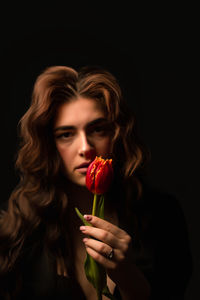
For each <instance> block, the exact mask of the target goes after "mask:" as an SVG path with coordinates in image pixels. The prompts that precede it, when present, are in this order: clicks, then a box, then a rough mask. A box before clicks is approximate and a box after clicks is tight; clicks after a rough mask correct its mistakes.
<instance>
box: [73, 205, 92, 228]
mask: <svg viewBox="0 0 200 300" xmlns="http://www.w3.org/2000/svg"><path fill="white" fill-rule="evenodd" d="M75 211H76V213H77V215H78V217H79V218H80V219H81V221H82V222H83V223H84V225H85V226H92V225H91V224H90V223H88V222H87V221H86V220H85V219H84V217H83V215H82V214H81V213H80V211H79V210H78V208H77V207H75Z"/></svg>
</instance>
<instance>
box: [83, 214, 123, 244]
mask: <svg viewBox="0 0 200 300" xmlns="http://www.w3.org/2000/svg"><path fill="white" fill-rule="evenodd" d="M84 219H85V220H86V221H88V222H89V223H90V224H91V225H93V226H94V227H97V228H100V229H103V230H106V231H109V232H110V233H112V234H113V235H114V236H117V237H118V238H124V236H125V235H127V233H126V232H125V231H124V230H123V229H121V228H119V227H118V226H116V225H114V224H112V223H110V222H108V221H106V220H104V219H101V218H98V217H96V216H92V215H84Z"/></svg>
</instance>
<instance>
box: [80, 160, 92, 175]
mask: <svg viewBox="0 0 200 300" xmlns="http://www.w3.org/2000/svg"><path fill="white" fill-rule="evenodd" d="M90 163H91V162H89V163H83V164H81V165H80V166H78V167H76V170H77V171H78V172H79V173H86V172H87V169H88V167H89V165H90Z"/></svg>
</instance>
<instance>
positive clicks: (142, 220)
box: [0, 186, 192, 300]
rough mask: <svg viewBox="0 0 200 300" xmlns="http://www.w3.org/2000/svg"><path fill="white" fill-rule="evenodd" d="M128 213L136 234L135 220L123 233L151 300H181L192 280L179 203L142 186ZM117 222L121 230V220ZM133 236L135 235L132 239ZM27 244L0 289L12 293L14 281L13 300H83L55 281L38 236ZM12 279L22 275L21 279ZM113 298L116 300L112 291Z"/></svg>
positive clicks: (65, 281) (68, 281)
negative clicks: (130, 243)
mask: <svg viewBox="0 0 200 300" xmlns="http://www.w3.org/2000/svg"><path fill="white" fill-rule="evenodd" d="M132 210H133V211H134V214H135V215H136V216H137V220H138V224H137V226H138V231H135V228H134V226H135V223H134V220H131V222H132V221H133V222H132V223H131V222H129V225H128V227H127V228H129V231H132V232H133V236H132V237H133V251H134V257H135V263H136V264H137V266H138V267H139V268H140V269H141V271H142V272H143V273H144V275H145V276H146V278H147V279H148V281H149V282H150V285H151V288H152V293H151V300H158V299H159V300H160V299H162V300H172V299H173V300H180V299H182V300H183V299H184V293H185V290H186V288H187V285H188V283H189V280H190V277H191V274H192V257H191V252H190V246H189V242H188V232H187V226H186V223H185V218H184V214H183V212H182V209H181V207H180V204H179V201H178V199H177V198H176V197H174V196H172V195H169V194H167V193H163V192H160V191H158V190H156V189H152V188H150V187H148V186H146V187H145V189H144V196H143V198H142V200H140V201H138V202H133V205H132ZM120 222H121V225H122V227H124V228H126V226H127V224H126V222H125V220H123V218H121V220H120ZM131 226H132V227H133V228H132V229H133V230H131ZM134 232H135V234H136V235H138V236H137V237H136V236H135V239H134ZM28 244H29V246H28V247H27V248H26V249H24V252H23V253H22V254H21V258H19V262H18V264H17V266H16V269H15V270H13V271H12V272H11V273H10V274H8V276H7V278H3V280H1V283H0V286H1V289H4V290H8V291H10V290H12V286H14V284H15V282H16V277H17V279H18V280H19V282H20V283H21V289H20V290H21V291H20V293H19V295H18V297H17V298H16V299H17V300H19V299H29V300H33V299H34V300H35V299H37V300H38V299H43V300H51V299H57V300H62V299H65V300H67V299H79V300H85V297H84V295H83V292H82V290H81V287H80V286H79V284H78V282H77V281H76V280H75V279H72V278H65V277H62V276H58V275H56V270H55V261H54V258H53V257H51V256H49V255H48V254H47V251H45V248H44V247H43V241H42V239H41V238H38V235H37V233H36V234H35V237H30V240H29V242H28ZM16 274H21V278H18V275H16ZM18 284H19V283H18ZM133 284H134V282H133ZM114 295H115V296H116V298H117V299H119V300H120V299H121V296H120V293H119V290H118V288H117V287H116V289H115V294H114ZM0 299H2V300H6V299H9V298H6V297H3V296H2V297H1V298H0ZM11 299H14V298H11Z"/></svg>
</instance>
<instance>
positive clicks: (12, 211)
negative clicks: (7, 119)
mask: <svg viewBox="0 0 200 300" xmlns="http://www.w3.org/2000/svg"><path fill="white" fill-rule="evenodd" d="M79 95H80V96H83V97H88V98H93V99H95V100H96V101H100V102H101V103H102V105H103V107H104V109H105V111H106V113H107V117H108V119H109V120H110V121H111V122H112V123H113V125H114V136H113V139H114V150H113V155H114V160H115V161H116V162H117V164H116V165H117V168H118V171H119V172H120V178H121V179H122V180H123V181H124V182H125V181H128V180H129V179H130V178H131V180H132V182H133V183H134V186H135V188H136V189H137V191H138V195H140V194H141V184H140V181H139V180H138V178H137V176H136V174H137V171H139V170H142V168H143V165H144V162H145V159H146V151H145V148H144V146H143V145H142V143H141V142H140V141H139V138H138V136H137V132H136V130H135V119H134V117H133V115H132V114H131V113H130V110H129V108H128V107H127V104H126V102H125V100H124V99H123V97H122V93H121V89H120V86H119V84H118V82H117V80H116V78H115V77H114V76H113V75H112V74H111V73H110V72H108V71H106V70H103V69H101V68H99V67H85V68H82V69H81V70H80V71H79V72H78V71H76V70H74V69H73V68H70V67H66V66H52V67H48V68H47V69H45V70H44V71H43V72H42V73H41V74H40V75H39V76H38V78H37V80H36V82H35V85H34V88H33V93H32V101H31V105H30V107H29V109H28V110H27V112H26V113H25V114H24V116H23V117H22V118H21V120H20V122H19V129H20V148H19V151H18V156H17V160H16V168H17V169H18V171H19V173H20V182H19V184H18V186H17V187H16V188H15V190H14V191H13V192H12V194H11V196H10V198H9V202H8V210H7V211H6V212H2V215H1V218H0V271H1V272H2V273H4V272H6V271H8V270H9V269H10V268H12V266H13V265H14V263H15V261H16V259H17V257H18V255H19V253H20V251H21V249H22V246H23V244H24V242H25V240H26V237H27V236H28V235H29V234H30V233H32V232H33V231H34V230H35V229H37V228H38V226H40V225H41V224H43V225H44V228H45V237H46V238H45V241H46V244H47V245H48V248H49V249H51V251H52V252H54V253H55V255H56V256H57V257H59V256H62V255H63V253H64V249H61V248H62V247H61V246H60V245H61V244H62V245H64V243H62V242H63V236H66V234H65V235H64V234H62V233H63V232H64V231H66V226H65V223H66V221H65V220H66V217H65V218H64V216H66V212H67V196H66V194H65V193H64V189H63V186H62V182H63V178H62V172H61V160H60V157H59V155H58V154H57V151H56V147H55V143H54V141H53V134H52V123H53V119H54V116H55V112H56V109H57V107H58V106H59V105H60V104H62V103H63V102H66V101H69V100H70V99H72V98H74V97H77V96H79ZM47 224H48V225H47ZM46 225H47V226H46ZM65 250H66V249H65Z"/></svg>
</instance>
